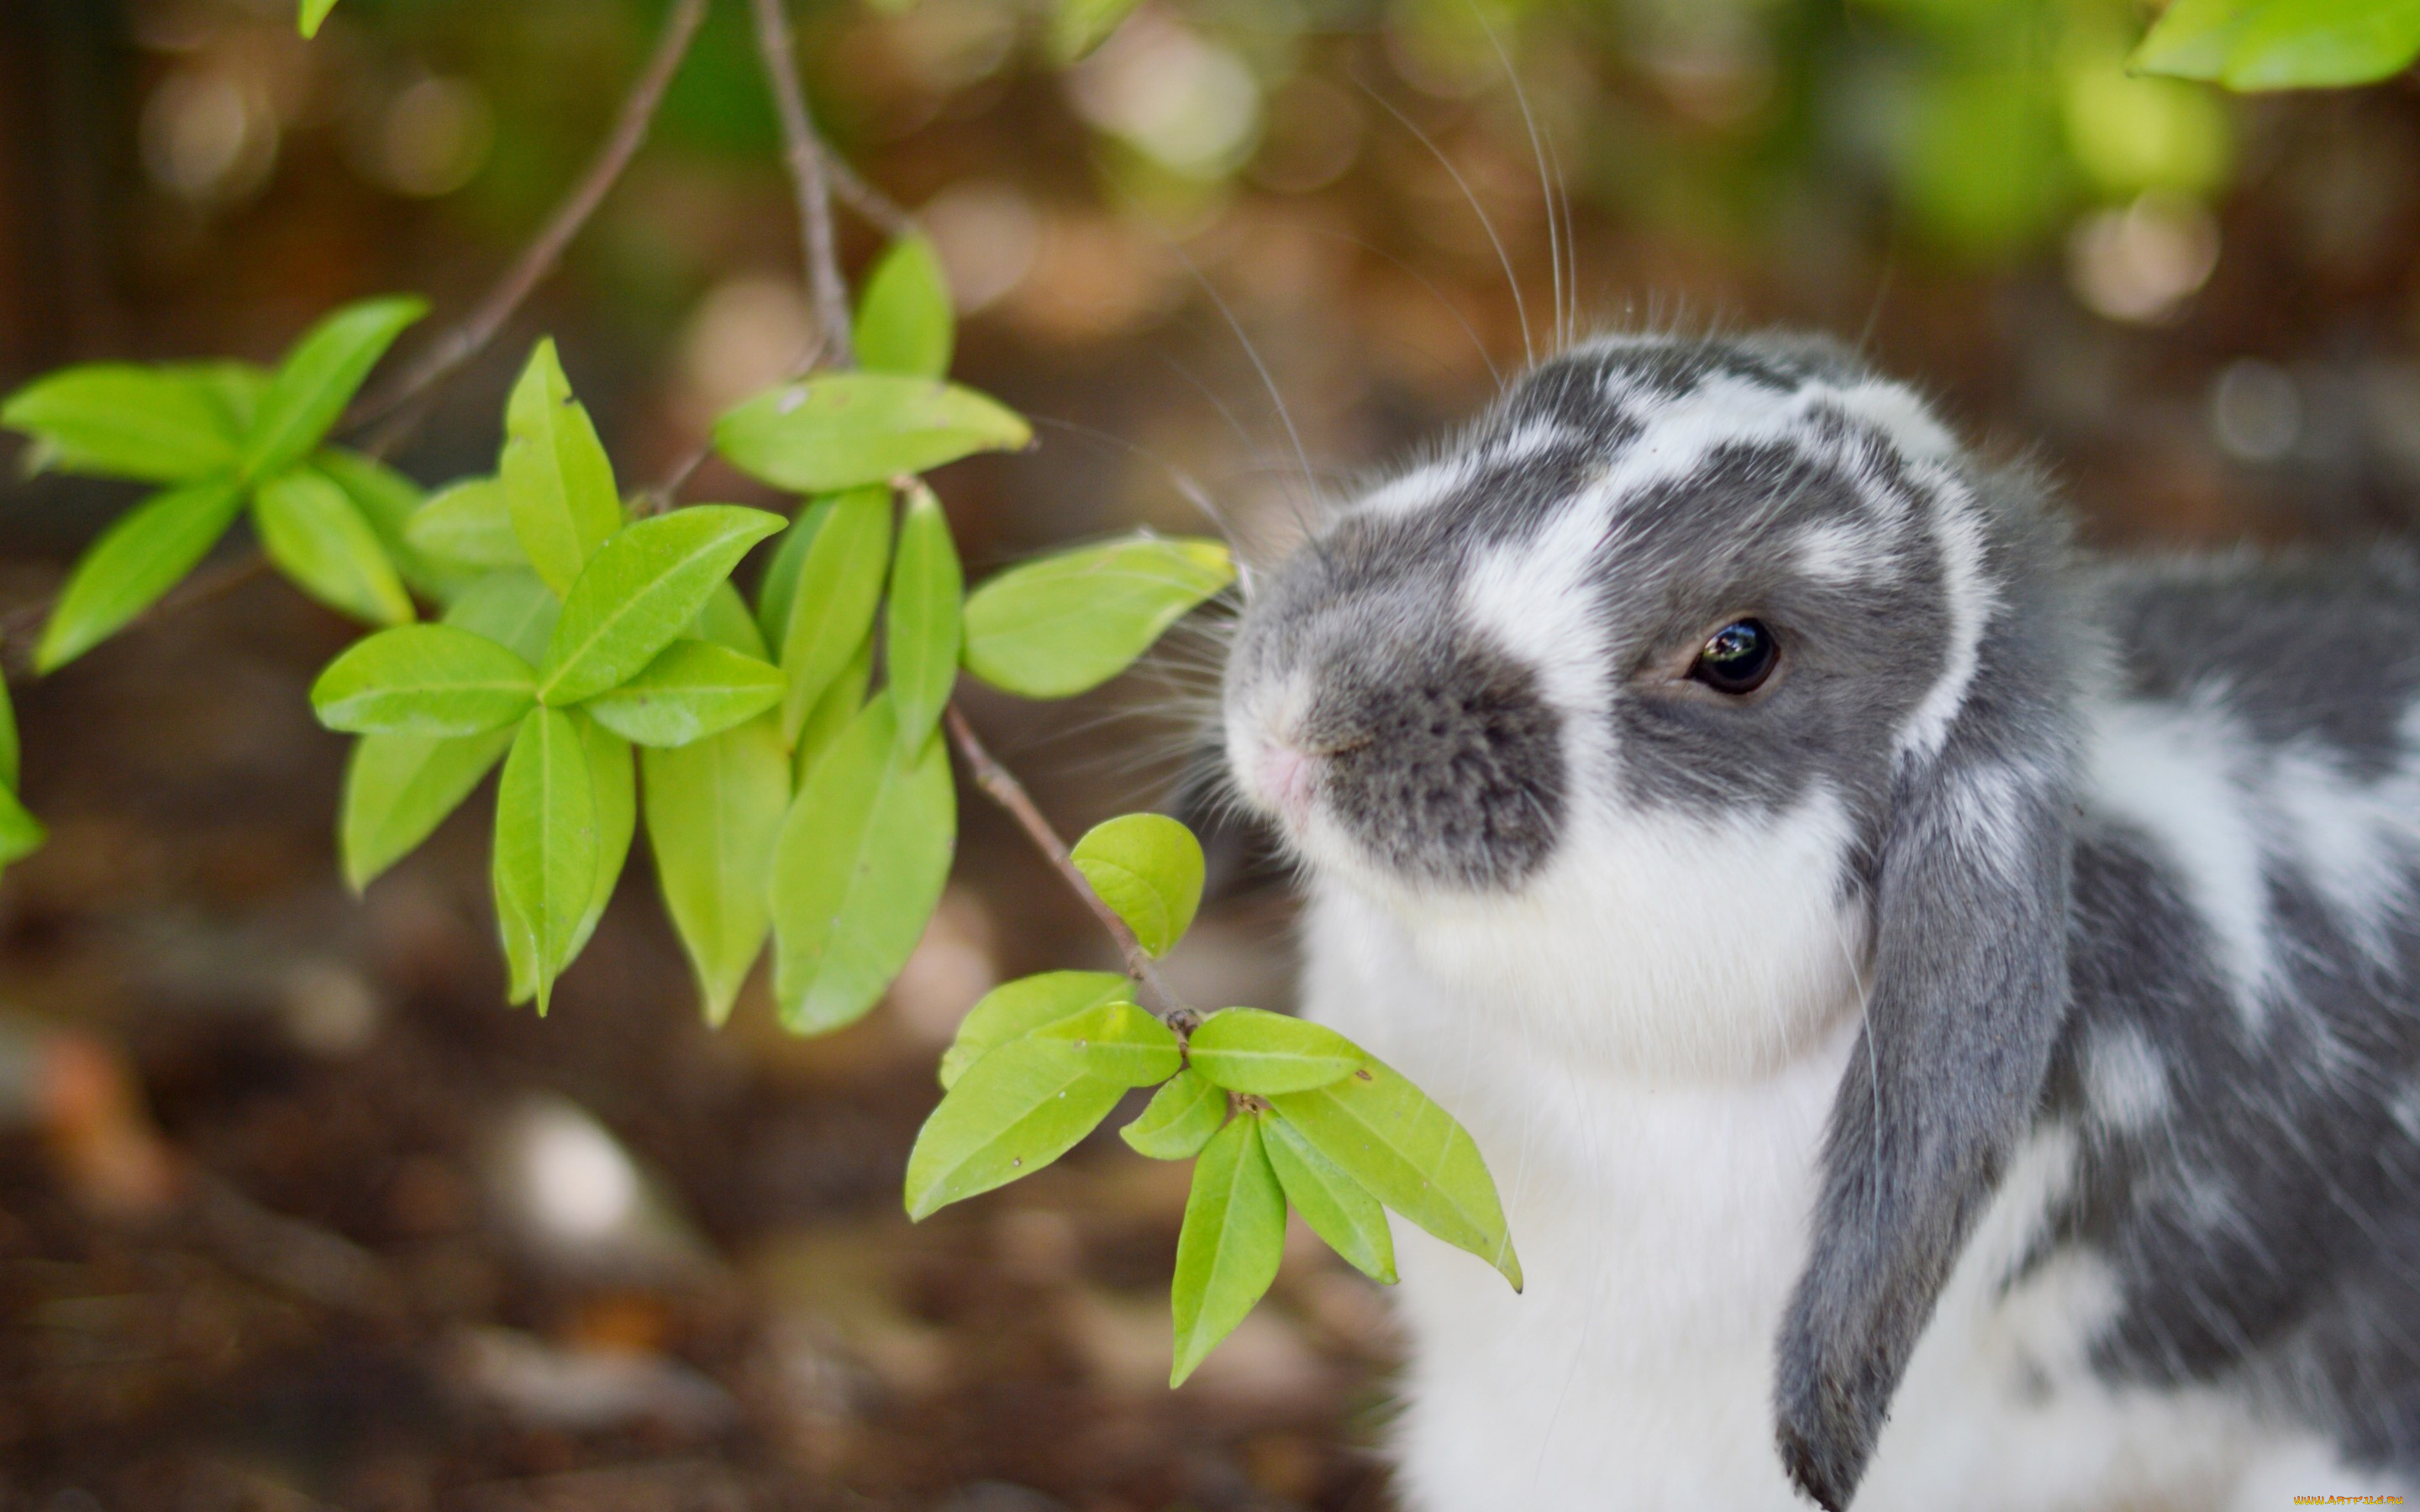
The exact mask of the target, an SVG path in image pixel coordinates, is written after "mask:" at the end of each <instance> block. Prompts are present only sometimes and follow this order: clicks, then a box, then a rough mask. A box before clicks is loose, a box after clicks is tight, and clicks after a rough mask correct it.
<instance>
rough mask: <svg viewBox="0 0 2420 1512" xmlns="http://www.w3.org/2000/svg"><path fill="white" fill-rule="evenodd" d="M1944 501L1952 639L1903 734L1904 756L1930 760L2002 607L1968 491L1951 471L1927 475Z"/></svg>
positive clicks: (1936, 542) (1941, 532)
mask: <svg viewBox="0 0 2420 1512" xmlns="http://www.w3.org/2000/svg"><path fill="white" fill-rule="evenodd" d="M1927 471H1928V472H1929V473H1930V474H1931V475H1930V476H1928V477H1927V478H1926V479H1925V482H1926V483H1927V485H1928V486H1929V487H1930V490H1931V493H1932V495H1933V497H1934V499H1935V500H1936V501H1938V502H1937V504H1936V506H1935V512H1934V514H1933V517H1932V539H1933V546H1934V548H1936V549H1937V550H1939V551H1940V553H1941V577H1942V587H1943V596H1944V598H1945V599H1946V600H1947V604H1948V607H1949V637H1948V641H1947V645H1945V646H1944V647H1943V650H1942V665H1941V675H1940V676H1938V677H1936V678H1934V679H1933V683H1932V687H1931V688H1929V689H1927V690H1926V692H1925V695H1924V698H1923V701H1922V702H1918V703H1917V704H1916V709H1915V712H1913V713H1911V714H1910V715H1909V716H1908V718H1907V723H1906V725H1905V726H1903V727H1902V728H1901V729H1900V737H1899V749H1900V755H1902V756H1914V757H1919V758H1921V757H1929V756H1931V755H1932V754H1933V753H1934V752H1936V751H1938V750H1940V749H1941V746H1942V742H1944V741H1946V740H1947V739H1948V738H1949V726H1950V724H1951V723H1952V722H1953V721H1954V720H1955V719H1956V718H1957V717H1958V711H1959V709H1960V708H1962V707H1963V706H1964V704H1965V702H1966V690H1967V688H1968V687H1971V686H1972V685H1973V683H1974V681H1975V669H1976V665H1977V658H1978V652H1979V650H1980V648H1981V646H1982V643H1983V630H1984V627H1985V626H1986V625H1989V624H1990V623H1991V618H1992V615H1993V611H1994V610H1995V609H1997V608H1998V605H1997V603H1996V602H1995V601H1994V598H1993V593H1992V588H1991V584H1990V582H1989V581H1988V580H1986V579H1985V578H1984V576H1983V528H1982V526H1981V525H1980V524H1979V523H1978V521H1977V520H1976V518H1975V509H1974V503H1973V501H1972V500H1971V499H1969V498H1968V496H1967V492H1966V487H1965V486H1964V485H1963V484H1962V483H1960V482H1959V481H1958V480H1957V479H1956V477H1954V476H1953V475H1951V474H1950V473H1949V472H1948V471H1947V469H1941V468H1934V469H1930V470H1927Z"/></svg>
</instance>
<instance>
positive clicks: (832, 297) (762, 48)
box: [749, 0, 864, 367]
mask: <svg viewBox="0 0 2420 1512" xmlns="http://www.w3.org/2000/svg"><path fill="white" fill-rule="evenodd" d="M749 4H750V5H751V6H752V8H754V10H755V13H756V52H757V54H758V55H759V56H760V57H761V58H762V59H763V61H764V64H765V82H766V84H767V85H769V86H770V87H771V89H772V92H773V109H774V114H775V115H777V116H779V117H780V118H781V122H782V159H783V162H784V163H785V164H786V165H787V166H788V168H789V170H790V187H791V190H792V193H794V195H795V196H796V198H797V200H798V206H799V242H800V243H801V246H802V248H803V250H804V252H805V254H806V259H807V285H808V286H809V287H810V288H811V289H812V290H813V291H814V301H815V325H816V327H817V328H818V329H819V330H820V331H821V332H822V335H823V340H824V345H825V354H826V356H827V357H828V358H829V359H830V362H831V363H832V364H833V365H834V366H836V367H849V366H853V365H855V363H856V355H855V348H854V347H852V346H851V345H850V342H849V330H848V285H846V284H845V282H844V281H843V280H842V278H841V272H840V251H839V247H838V244H837V242H836V240H835V239H834V238H833V235H832V213H831V177H830V175H829V174H828V173H827V172H826V165H827V163H828V162H829V161H830V155H829V154H828V153H826V151H825V150H824V145H823V141H822V139H821V138H819V137H817V136H816V135H815V128H814V121H813V120H812V119H811V118H809V116H808V115H807V97H806V91H805V89H804V88H802V87H801V86H800V85H799V60H798V47H797V44H796V42H795V41H794V40H793V39H792V38H791V35H790V15H789V12H788V11H787V10H786V9H784V8H783V4H784V0H749ZM859 187H860V188H862V187H864V186H863V185H862V184H860V185H859Z"/></svg>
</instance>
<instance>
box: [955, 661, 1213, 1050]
mask: <svg viewBox="0 0 2420 1512" xmlns="http://www.w3.org/2000/svg"><path fill="white" fill-rule="evenodd" d="M941 720H942V722H943V723H944V724H945V725H947V726H948V727H949V731H950V739H951V741H952V743H953V744H954V745H955V746H956V747H957V748H958V753H959V754H960V755H962V756H964V757H965V758H966V760H967V766H968V767H969V769H970V770H971V771H972V772H973V773H974V779H975V785H976V786H977V787H979V788H981V789H983V790H984V792H985V794H986V795H988V796H989V797H990V798H991V800H992V801H993V802H994V803H997V804H999V805H1000V806H1001V808H1003V809H1005V810H1008V812H1009V814H1010V816H1011V817H1012V818H1014V819H1016V822H1017V825H1019V826H1020V827H1021V828H1023V829H1024V831H1025V833H1026V835H1027V837H1028V838H1030V839H1031V840H1032V841H1033V844H1034V848H1035V849H1036V850H1039V851H1040V852H1041V853H1042V855H1043V857H1044V858H1045V859H1046V860H1047V861H1048V862H1049V863H1050V864H1051V866H1052V867H1053V868H1054V869H1056V870H1057V872H1058V873H1059V875H1060V877H1061V878H1062V879H1063V880H1064V881H1065V882H1066V884H1067V886H1068V887H1073V888H1074V889H1075V890H1076V896H1077V897H1078V898H1081V899H1082V900H1084V905H1085V906H1086V907H1088V908H1090V909H1091V910H1092V911H1093V917H1094V918H1097V919H1099V920H1100V921H1101V927H1102V928H1103V929H1105V930H1108V931H1109V937H1110V938H1111V939H1113V940H1115V941H1117V942H1118V949H1119V950H1121V951H1123V952H1124V953H1125V958H1126V970H1127V971H1128V972H1129V973H1130V974H1131V975H1133V977H1134V978H1135V979H1136V980H1139V981H1140V982H1141V983H1142V984H1143V986H1144V987H1146V988H1148V989H1149V990H1150V992H1151V995H1152V996H1153V997H1155V998H1156V999H1158V1002H1159V1010H1160V1016H1161V1017H1163V1018H1166V1019H1169V1020H1171V1021H1172V1023H1171V1026H1173V1027H1181V1028H1187V1029H1190V1028H1191V1027H1192V1026H1193V1021H1194V1020H1195V1019H1196V1017H1197V1015H1196V1014H1195V1013H1194V1011H1192V1010H1191V1009H1190V1008H1188V1007H1187V1006H1186V1005H1185V1002H1184V1001H1183V999H1181V998H1179V997H1178V996H1177V995H1175V994H1174V993H1172V992H1170V991H1169V990H1168V983H1167V982H1165V981H1163V980H1160V975H1159V967H1158V965H1157V964H1156V963H1155V962H1154V961H1153V960H1152V958H1151V952H1150V951H1148V950H1146V949H1143V948H1142V942H1141V941H1140V940H1138V939H1136V938H1135V933H1134V931H1133V930H1131V929H1129V928H1128V927H1127V926H1126V921H1125V919H1123V918H1119V917H1118V914H1117V910H1116V909H1114V908H1111V907H1110V906H1109V904H1108V903H1103V902H1102V901H1101V895H1100V894H1099V893H1097V892H1094V890H1093V885H1092V884H1091V883H1090V882H1087V881H1085V880H1084V873H1083V872H1079V871H1078V870H1076V859H1075V857H1074V856H1072V855H1071V854H1069V852H1068V849H1067V842H1066V841H1063V840H1062V839H1060V838H1059V831H1058V830H1056V829H1054V828H1052V827H1051V825H1050V821H1049V820H1048V819H1047V817H1045V816H1044V814H1043V812H1042V810H1040V809H1039V808H1038V807H1036V806H1035V804H1034V802H1033V795H1032V794H1030V793H1028V792H1026V791H1025V784H1024V783H1022V782H1019V781H1018V780H1017V779H1016V774H1015V773H1013V772H1011V771H1010V770H1009V769H1008V768H1007V767H1005V766H1002V765H1001V764H1000V762H999V759H998V758H996V757H994V756H993V755H992V753H991V751H990V749H989V748H987V747H985V745H984V743H983V739H982V737H981V736H979V735H977V734H976V733H975V727H974V726H973V725H971V724H970V723H968V722H967V717H966V715H965V713H964V712H962V711H961V710H960V709H959V708H958V705H957V703H956V702H955V701H952V702H951V703H950V706H949V707H948V708H947V709H945V710H943V711H942V713H941Z"/></svg>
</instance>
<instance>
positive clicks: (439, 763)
mask: <svg viewBox="0 0 2420 1512" xmlns="http://www.w3.org/2000/svg"><path fill="white" fill-rule="evenodd" d="M514 730H515V727H514V726H512V725H510V724H506V725H504V726H502V727H500V728H498V729H494V730H490V731H488V732H487V733H484V734H476V735H456V736H451V737H445V736H430V735H364V736H362V738H361V739H359V740H357V741H355V742H353V753H352V757H351V759H350V760H349V761H348V762H347V763H346V765H345V794H344V800H343V803H342V806H341V807H340V809H339V810H338V813H337V821H336V839H337V847H338V849H339V851H340V852H341V853H342V855H343V856H344V863H345V882H346V884H347V885H348V886H349V887H351V888H352V889H353V890H354V891H355V892H359V891H361V890H362V889H363V888H365V887H368V886H369V885H370V884H371V883H372V882H373V881H375V880H376V879H377V878H378V876H379V874H380V872H384V871H385V870H386V869H387V868H388V867H391V866H393V865H394V864H395V863H396V862H397V861H399V860H401V859H403V858H404V857H405V856H409V855H410V854H411V852H412V851H413V850H414V849H415V848H417V847H418V846H419V844H420V842H421V841H424V840H427V838H428V836H429V832H430V831H432V830H434V829H435V828H436V827H437V826H438V825H440V824H442V823H443V822H444V819H445V816H446V815H447V814H450V813H452V812H453V811H454V810H456V809H457V808H458V807H460V806H461V803H462V800H463V799H464V798H467V797H469V796H470V795H471V790H472V789H473V788H475V787H477V786H478V785H479V780H480V779H482V778H484V777H486V776H487V775H488V773H489V771H490V770H491V769H492V768H493V767H494V766H495V764H496V763H497V762H498V761H500V760H502V759H503V757H504V750H505V748H507V747H509V746H511V745H512V743H513V734H514Z"/></svg>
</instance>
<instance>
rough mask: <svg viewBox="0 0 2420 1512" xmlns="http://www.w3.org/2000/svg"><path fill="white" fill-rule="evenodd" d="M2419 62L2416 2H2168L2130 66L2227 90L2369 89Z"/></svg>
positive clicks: (2419, 4) (2419, 9)
mask: <svg viewBox="0 0 2420 1512" xmlns="http://www.w3.org/2000/svg"><path fill="white" fill-rule="evenodd" d="M2415 58H2420V0H2174V3H2173V4H2171V5H2170V6H2169V7H2168V8H2167V9H2166V10H2164V11H2163V12H2162V13H2161V15H2160V19H2159V20H2158V22H2156V23H2154V24H2153V25H2152V27H2151V29H2150V32H2149V34H2148V35H2147V36H2145V37H2144V39H2143V44H2142V46H2141V47H2139V48H2137V49H2136V50H2135V53H2134V55H2133V66H2134V67H2135V68H2137V69H2142V70H2143V71H2145V72H2147V73H2166V74H2173V75H2175V76H2177V77H2178V78H2182V79H2206V80H2210V81H2211V82H2213V83H2217V84H2223V85H2226V86H2227V87H2228V88H2230V89H2247V90H2249V89H2311V88H2322V87H2326V86H2330V85H2358V84H2372V83H2375V82H2376V81H2378V80H2381V79H2385V78H2389V77H2392V76H2393V75H2395V74H2397V73H2400V72H2402V71H2403V70H2404V69H2408V68H2410V67H2412V60H2413V59H2415Z"/></svg>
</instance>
